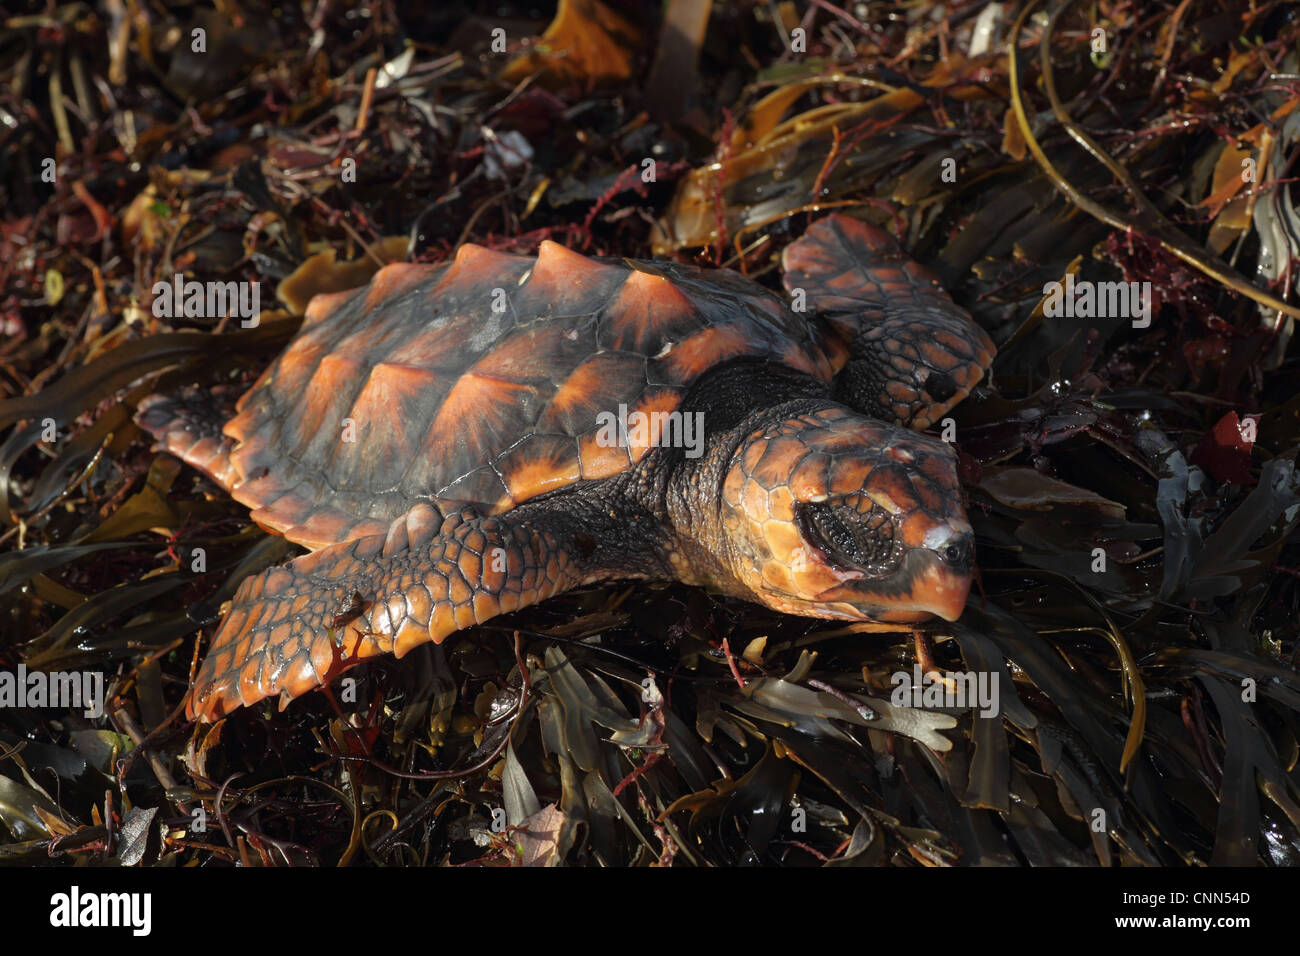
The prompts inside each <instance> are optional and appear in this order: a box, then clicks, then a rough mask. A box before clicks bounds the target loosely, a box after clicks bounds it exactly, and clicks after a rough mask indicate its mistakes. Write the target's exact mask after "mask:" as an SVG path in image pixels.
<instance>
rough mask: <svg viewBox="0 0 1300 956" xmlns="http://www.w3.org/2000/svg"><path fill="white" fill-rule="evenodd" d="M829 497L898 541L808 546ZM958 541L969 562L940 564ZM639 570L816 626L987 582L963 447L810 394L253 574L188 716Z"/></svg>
mask: <svg viewBox="0 0 1300 956" xmlns="http://www.w3.org/2000/svg"><path fill="white" fill-rule="evenodd" d="M753 384H754V387H755V388H759V389H761V388H762V386H761V385H759V383H757V382H755V383H753ZM808 387H809V388H810V389H812V388H813V387H814V386H812V385H811V384H810V385H809V386H808ZM719 487H721V488H722V497H721V500H720V499H719V495H718V489H719ZM830 504H839V505H840V506H841V508H842V509H843V510H844V513H845V514H846V515H847V519H848V521H849V522H850V523H852V522H853V520H855V516H856V517H860V518H861V519H862V520H863V522H864V525H863V527H867V524H869V523H874V525H875V527H874V528H873V529H872V533H873V534H877V535H879V534H880V533H881V530H880V529H881V527H882V526H881V524H880V523H881V522H883V523H884V524H885V525H888V526H889V528H890V529H891V531H890V535H889V537H890V540H892V541H894V542H896V543H897V547H894V548H890V549H888V553H882V554H879V555H876V556H875V560H874V562H873V563H872V564H871V565H870V566H865V565H864V566H862V567H854V566H850V565H849V564H848V563H847V559H845V558H844V557H843V556H842V555H838V556H837V555H835V554H831V553H828V552H827V551H825V550H823V545H824V544H825V542H822V543H821V544H820V545H819V544H818V543H816V542H814V541H812V540H809V539H805V538H802V537H801V536H800V532H799V530H798V524H797V521H796V511H797V509H799V508H801V507H803V506H805V505H825V506H829V505H830ZM958 546H959V547H960V553H959V554H958V555H957V556H956V557H955V558H953V559H951V560H950V559H948V558H946V557H945V556H944V555H943V553H942V552H943V550H944V549H945V548H948V547H958ZM634 578H652V579H658V580H679V581H683V582H685V583H689V584H697V585H704V586H709V587H712V588H713V589H715V590H718V591H721V592H723V593H725V594H730V595H734V596H737V597H742V598H745V599H747V600H751V601H757V602H759V603H763V604H766V605H768V606H769V607H772V608H774V609H776V610H780V611H783V612H786V613H792V614H801V615H806V616H810V617H821V618H828V617H829V618H841V619H847V620H878V621H879V620H896V621H913V620H918V619H920V618H923V617H928V616H930V615H932V614H939V615H941V616H943V617H946V618H949V619H952V618H955V617H956V616H957V614H958V613H960V610H961V605H963V604H964V603H965V599H966V594H967V591H968V590H969V588H970V551H969V526H968V525H966V523H965V516H964V514H963V512H962V510H961V505H960V498H959V494H958V491H957V486H956V477H955V472H954V470H953V468H952V453H951V451H949V450H948V449H947V447H946V446H945V445H943V444H942V443H941V442H937V441H935V440H933V439H929V438H926V437H924V436H919V435H915V434H913V433H911V432H907V431H905V430H903V429H899V428H896V427H894V426H891V425H885V424H882V423H880V422H875V421H872V420H870V419H867V418H864V417H863V416H861V415H859V414H858V413H856V412H854V411H852V410H851V409H848V408H845V407H844V406H842V405H839V404H837V403H835V402H833V401H830V400H828V399H824V398H811V399H810V398H803V399H794V400H791V401H787V402H784V403H779V404H777V405H775V406H773V407H771V408H766V409H762V410H760V411H758V412H755V413H751V414H750V415H747V416H745V417H744V418H743V419H741V421H740V422H738V423H737V424H736V425H734V426H733V427H732V428H729V429H724V430H720V431H718V432H716V433H714V434H713V435H712V436H711V438H710V441H709V444H708V448H707V450H706V452H705V454H704V455H703V456H702V457H701V458H700V459H698V460H692V459H687V458H685V457H683V456H682V455H681V454H680V451H679V450H676V449H661V450H657V451H656V452H654V453H652V455H651V456H649V457H648V458H647V460H646V461H645V462H643V463H642V464H640V465H638V466H637V467H636V468H634V469H631V470H630V471H628V472H626V473H624V474H622V475H619V476H617V477H615V478H612V479H609V480H608V481H607V482H604V483H601V484H600V485H599V486H596V487H592V488H591V491H590V492H589V493H586V494H584V493H581V492H574V491H569V492H563V493H560V494H557V495H555V496H552V497H549V498H543V499H540V500H538V501H536V502H530V503H527V504H524V505H521V506H520V507H519V508H516V509H514V510H512V511H509V512H506V513H504V514H501V515H497V516H491V517H478V516H476V515H474V513H473V512H472V511H467V512H464V513H460V514H451V515H449V516H448V517H447V518H446V519H445V520H444V519H443V518H442V516H441V514H440V513H439V512H438V511H437V510H436V509H434V508H432V507H430V506H418V507H416V508H415V509H413V510H412V511H411V513H410V514H408V515H406V516H403V517H402V518H399V519H398V520H397V521H395V522H394V523H393V526H392V528H391V529H390V531H389V532H388V534H387V535H372V536H367V537H363V538H359V539H356V540H353V541H350V542H347V543H345V544H341V545H334V546H332V547H329V548H325V549H322V550H320V551H317V552H315V553H313V554H309V555H306V556H304V557H301V558H298V559H297V560H295V561H291V562H290V563H289V564H288V565H286V566H284V567H280V568H272V569H271V570H269V571H266V572H264V573H263V574H260V575H258V576H256V577H254V578H251V579H249V580H248V581H245V582H244V583H243V585H241V586H240V588H239V590H238V592H237V593H236V595H235V599H234V601H233V602H232V605H231V609H230V613H229V614H228V615H227V616H226V618H225V620H224V621H223V622H222V624H221V626H220V627H219V629H218V631H217V634H216V636H215V637H214V638H213V644H212V648H211V650H210V651H209V653H208V656H207V657H206V659H205V660H204V663H203V666H202V669H201V670H200V673H199V675H198V678H197V680H196V682H195V687H194V690H193V692H192V695H191V697H190V700H189V703H188V712H189V714H190V717H191V718H199V719H204V720H212V719H215V718H216V717H219V716H221V715H222V714H225V713H228V712H229V711H231V710H233V709H234V708H236V707H239V706H241V705H247V704H251V703H255V702H256V701H259V700H262V699H264V698H267V697H274V696H279V698H280V705H281V707H284V706H285V705H286V704H287V703H288V702H289V700H291V699H292V698H294V697H297V696H299V695H300V694H302V693H305V692H306V691H308V690H312V689H314V688H315V687H317V686H319V685H321V684H326V683H329V682H330V681H332V680H333V679H334V678H335V677H337V676H338V675H339V674H341V673H343V672H344V671H345V670H347V669H348V668H350V667H353V666H355V665H356V664H359V663H361V662H363V661H364V660H366V659H367V658H370V657H374V656H376V655H378V654H386V653H391V654H394V655H396V656H397V657H402V656H404V655H405V654H406V653H408V652H409V651H410V650H411V649H412V648H413V647H415V646H417V645H419V644H421V643H424V642H426V641H434V642H441V641H442V640H444V639H445V638H447V637H448V636H449V635H451V634H454V633H455V632H457V631H459V630H462V629H464V628H467V627H472V626H473V625H475V624H482V623H484V622H486V621H488V620H490V619H492V618H493V617H496V616H497V615H499V614H505V613H509V612H511V611H514V610H518V609H520V608H523V607H526V606H528V605H531V604H535V603H538V602H540V601H544V600H546V599H547V598H549V597H552V596H554V595H556V594H559V593H562V592H564V591H567V590H570V589H572V588H575V587H579V586H582V585H585V584H591V583H595V582H598V581H604V580H612V579H634Z"/></svg>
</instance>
